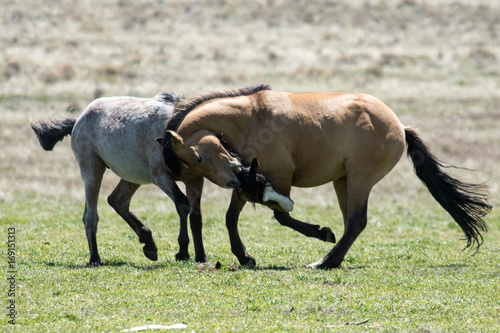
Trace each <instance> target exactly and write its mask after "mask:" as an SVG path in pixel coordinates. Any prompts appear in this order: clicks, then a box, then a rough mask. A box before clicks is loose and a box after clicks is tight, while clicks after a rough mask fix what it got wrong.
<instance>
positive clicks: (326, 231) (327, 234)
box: [320, 227, 336, 243]
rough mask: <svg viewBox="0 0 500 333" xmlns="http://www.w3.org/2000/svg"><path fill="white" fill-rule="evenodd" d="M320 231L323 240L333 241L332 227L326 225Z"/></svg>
mask: <svg viewBox="0 0 500 333" xmlns="http://www.w3.org/2000/svg"><path fill="white" fill-rule="evenodd" d="M320 232H321V233H322V234H323V241H324V242H328V243H335V242H336V240H335V234H334V233H333V231H332V229H330V228H328V227H323V228H321V230H320Z"/></svg>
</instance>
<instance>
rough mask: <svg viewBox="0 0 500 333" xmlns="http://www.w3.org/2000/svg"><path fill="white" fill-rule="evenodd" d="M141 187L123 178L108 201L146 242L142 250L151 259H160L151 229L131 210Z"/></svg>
mask: <svg viewBox="0 0 500 333" xmlns="http://www.w3.org/2000/svg"><path fill="white" fill-rule="evenodd" d="M139 187H140V185H139V184H134V183H130V182H128V181H126V180H123V179H121V180H120V182H119V183H118V185H117V186H116V188H115V189H114V191H113V192H112V193H111V194H110V195H109V197H108V203H109V205H110V206H111V207H113V209H114V210H115V211H116V212H117V213H118V215H120V216H121V217H122V218H123V219H124V220H125V222H127V224H128V225H129V226H130V227H131V228H132V229H133V230H134V231H135V233H136V234H137V236H138V237H139V242H141V243H142V244H144V247H143V249H142V251H143V252H144V255H145V256H146V257H147V258H149V259H151V260H155V261H156V260H158V248H157V247H156V244H155V241H154V240H153V233H152V232H151V229H149V228H148V227H147V226H145V225H144V224H143V223H142V222H141V220H139V219H138V218H137V217H136V216H135V215H134V213H132V211H130V200H131V199H132V196H133V195H134V193H135V192H136V191H137V189H138V188H139Z"/></svg>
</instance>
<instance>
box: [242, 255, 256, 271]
mask: <svg viewBox="0 0 500 333" xmlns="http://www.w3.org/2000/svg"><path fill="white" fill-rule="evenodd" d="M240 264H241V265H242V266H245V267H250V268H252V267H255V266H257V261H256V260H255V258H254V257H253V256H252V255H251V254H248V253H246V254H245V259H243V260H240Z"/></svg>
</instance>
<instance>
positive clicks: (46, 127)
mask: <svg viewBox="0 0 500 333" xmlns="http://www.w3.org/2000/svg"><path fill="white" fill-rule="evenodd" d="M75 123H76V119H73V118H67V119H62V120H59V121H53V120H51V121H50V122H45V121H42V120H40V121H39V122H38V123H36V124H33V123H31V129H33V132H35V134H36V137H37V138H38V141H39V142H40V144H41V145H42V148H43V149H45V150H52V149H53V148H54V146H55V145H56V143H58V142H59V141H61V140H62V139H64V137H65V136H66V135H68V134H69V135H71V131H72V130H73V127H74V126H75Z"/></svg>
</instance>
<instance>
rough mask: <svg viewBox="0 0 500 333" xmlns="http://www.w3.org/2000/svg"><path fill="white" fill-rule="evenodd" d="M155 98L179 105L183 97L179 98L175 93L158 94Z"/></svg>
mask: <svg viewBox="0 0 500 333" xmlns="http://www.w3.org/2000/svg"><path fill="white" fill-rule="evenodd" d="M154 98H156V99H159V100H160V101H163V102H168V103H177V102H180V101H181V100H182V97H179V96H177V94H176V93H174V92H161V93H159V94H157V95H156V96H155V97H154Z"/></svg>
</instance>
